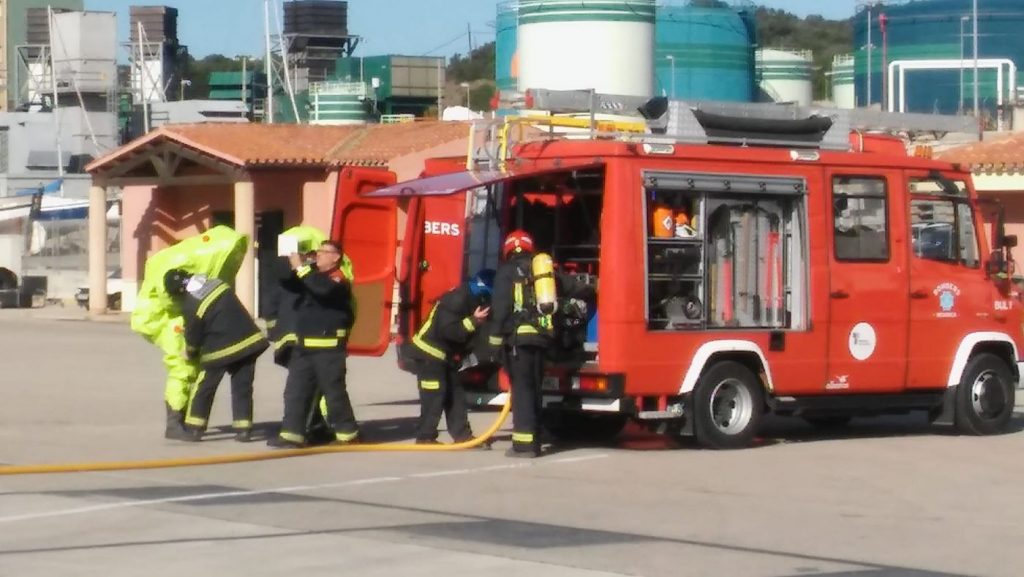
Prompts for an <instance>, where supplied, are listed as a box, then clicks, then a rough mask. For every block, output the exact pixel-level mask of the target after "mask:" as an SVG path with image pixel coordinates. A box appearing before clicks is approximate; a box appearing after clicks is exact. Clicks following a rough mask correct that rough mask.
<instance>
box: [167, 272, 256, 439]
mask: <svg viewBox="0 0 1024 577" xmlns="http://www.w3.org/2000/svg"><path fill="white" fill-rule="evenodd" d="M164 286H165V288H166V289H167V293H168V294H169V295H171V296H172V297H173V298H175V299H176V300H177V301H178V302H179V304H180V306H181V311H182V315H183V317H184V320H185V354H186V356H188V358H189V359H192V360H197V361H198V362H199V364H200V366H202V368H203V373H202V377H201V380H200V382H199V385H198V386H196V387H193V389H192V395H191V398H190V399H189V403H188V406H187V408H186V411H185V428H184V434H183V435H180V436H177V438H179V439H181V440H184V441H199V440H200V439H201V438H202V436H203V433H204V432H205V431H206V426H207V422H208V421H209V419H210V410H211V409H212V408H213V397H214V395H215V394H216V392H217V386H218V385H220V381H221V379H223V378H224V373H228V374H229V375H231V412H232V419H233V420H232V428H233V429H234V431H235V440H236V441H239V442H248V441H249V440H250V439H251V434H252V383H253V379H254V378H255V376H256V359H257V358H259V356H260V355H261V354H263V351H265V350H267V347H268V346H269V343H267V340H266V339H265V338H264V337H263V333H262V332H261V331H260V329H259V327H257V326H256V323H255V322H254V321H253V320H252V317H251V316H249V312H248V311H246V310H245V307H244V306H243V305H242V303H241V301H239V300H238V297H237V296H235V292H234V291H233V290H232V289H231V287H230V286H229V285H228V284H227V283H225V282H223V281H221V280H219V279H216V278H208V277H206V276H205V275H190V274H189V273H188V272H186V271H184V270H180V269H174V270H170V271H168V272H167V274H166V275H164Z"/></svg>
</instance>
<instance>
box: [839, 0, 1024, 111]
mask: <svg viewBox="0 0 1024 577" xmlns="http://www.w3.org/2000/svg"><path fill="white" fill-rule="evenodd" d="M869 14H870V17H871V18H870V22H871V27H870V29H871V43H870V44H871V46H872V49H871V50H870V51H869V50H868V22H869V19H868V16H869ZM883 14H884V17H883V16H882V15H883ZM883 21H884V23H885V25H884V29H885V34H884V35H883V25H882V23H883ZM853 26H854V30H853V33H854V47H855V49H856V53H855V54H856V76H855V78H856V88H855V91H856V97H857V105H858V106H865V105H867V104H868V103H869V102H870V104H872V105H876V106H877V105H879V104H883V103H885V102H886V98H885V97H886V93H887V92H888V85H887V82H888V79H887V78H884V77H883V70H884V68H885V64H886V62H883V60H885V61H887V62H888V63H891V62H893V61H896V60H936V59H942V60H952V61H956V62H957V63H959V61H960V59H961V58H963V59H964V60H965V62H964V64H965V66H966V70H964V71H963V74H962V75H961V71H960V70H959V68H958V67H954V68H953V69H951V70H921V71H910V70H908V71H907V72H906V93H905V103H906V108H905V109H906V111H907V112H924V113H936V112H937V113H942V114H956V113H957V112H958V111H959V110H961V109H963V110H967V111H968V112H970V111H971V110H972V109H973V107H974V97H973V69H972V64H973V41H972V31H973V19H972V0H917V1H915V2H909V3H904V2H887V3H882V4H881V5H873V6H872V7H871V10H870V12H869V10H868V9H867V8H864V9H861V10H859V11H858V12H857V14H856V15H855V16H854V17H853ZM1021 29H1024V2H1021V0H978V36H979V40H978V48H979V50H978V55H979V58H982V59H1000V58H1006V59H1010V60H1012V61H1013V62H1014V63H1015V64H1016V66H1017V67H1021V66H1024V41H1022V40H1021V33H1020V31H1021ZM869 52H870V60H871V70H872V75H871V83H870V84H871V95H870V98H869V97H868V76H867V69H868V58H869ZM896 78H897V80H898V78H899V76H898V75H897V76H896ZM996 78H997V76H996V71H995V70H994V69H989V70H982V71H981V76H980V82H979V93H980V100H981V107H982V108H983V109H984V110H985V115H986V116H991V115H992V114H993V113H994V112H995V107H996V101H997V90H996ZM883 89H885V92H883ZM1003 89H1004V90H1003V100H1004V102H1005V101H1006V100H1007V99H1008V98H1009V97H1010V92H1011V87H1010V86H1009V83H1008V69H1007V68H1004V86H1003ZM897 105H898V102H897ZM897 109H898V106H897Z"/></svg>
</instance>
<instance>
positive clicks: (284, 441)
mask: <svg viewBox="0 0 1024 577" xmlns="http://www.w3.org/2000/svg"><path fill="white" fill-rule="evenodd" d="M289 261H290V263H291V266H292V269H293V271H294V272H293V273H292V276H291V278H290V279H288V281H287V283H286V284H287V287H288V290H290V291H292V292H295V293H297V294H298V295H299V298H298V301H297V302H296V304H295V320H294V331H295V339H296V340H295V345H294V347H293V349H292V351H291V353H290V356H291V358H290V359H289V360H288V380H287V381H286V382H285V386H284V418H283V419H282V422H281V432H280V434H279V435H278V436H276V437H273V438H271V439H270V440H269V441H268V443H267V444H268V445H270V446H272V447H301V446H303V445H305V444H306V436H305V434H304V433H305V431H306V418H307V415H308V412H309V408H310V406H311V404H312V403H313V400H314V398H315V395H316V393H317V391H319V392H320V393H321V394H323V395H324V397H325V398H326V400H327V412H328V420H329V424H330V426H331V428H332V429H333V430H334V436H335V442H337V443H352V442H355V441H356V440H357V439H358V437H359V429H358V424H357V423H356V418H355V414H354V413H353V411H352V403H351V401H350V400H349V397H348V391H347V390H346V387H345V372H346V360H347V356H348V353H347V344H348V333H349V330H351V328H352V325H353V323H354V321H355V314H354V312H353V310H352V287H351V285H350V284H349V280H348V279H347V278H346V277H345V275H344V273H342V271H341V270H340V268H339V263H340V262H341V247H340V246H339V245H338V244H337V243H335V242H333V241H325V242H323V243H322V244H321V245H320V247H319V248H318V249H317V251H316V257H315V261H314V262H312V263H308V262H306V260H304V259H303V257H302V256H300V255H298V254H292V255H291V256H290V257H289Z"/></svg>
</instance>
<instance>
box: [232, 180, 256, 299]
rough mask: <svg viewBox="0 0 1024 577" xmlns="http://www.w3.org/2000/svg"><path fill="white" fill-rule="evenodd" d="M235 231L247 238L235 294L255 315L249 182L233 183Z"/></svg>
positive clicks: (253, 191) (253, 194)
mask: <svg viewBox="0 0 1024 577" xmlns="http://www.w3.org/2000/svg"><path fill="white" fill-rule="evenodd" d="M235 230H236V231H238V232H239V233H240V234H244V235H246V236H247V237H249V243H248V248H247V250H246V251H245V258H244V259H243V260H242V267H241V268H240V269H238V277H236V279H235V293H236V294H238V298H239V300H241V301H242V304H243V305H245V308H246V309H247V310H248V311H249V314H252V315H255V314H256V251H255V250H254V249H253V243H255V242H256V187H255V186H254V185H253V183H252V182H251V181H241V182H236V183H235Z"/></svg>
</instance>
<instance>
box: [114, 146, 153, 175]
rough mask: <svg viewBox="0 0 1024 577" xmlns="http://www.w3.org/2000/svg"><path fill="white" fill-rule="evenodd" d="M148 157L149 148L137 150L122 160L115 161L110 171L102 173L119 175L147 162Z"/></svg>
mask: <svg viewBox="0 0 1024 577" xmlns="http://www.w3.org/2000/svg"><path fill="white" fill-rule="evenodd" d="M149 159H150V150H149V149H148V148H147V149H143V150H139V151H138V153H137V154H134V155H132V156H130V157H128V158H127V159H126V160H124V161H123V162H118V163H116V164H115V165H114V167H113V168H112V169H111V170H110V171H108V172H104V174H105V175H107V176H110V177H117V176H121V175H123V174H127V173H128V172H131V171H133V170H135V169H136V168H138V167H140V166H142V165H144V164H146V162H148V161H149Z"/></svg>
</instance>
